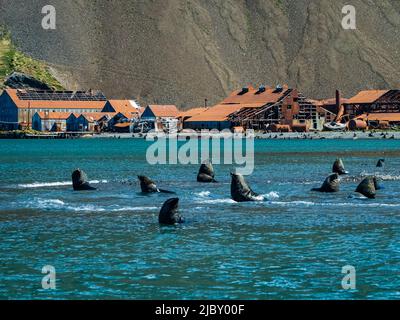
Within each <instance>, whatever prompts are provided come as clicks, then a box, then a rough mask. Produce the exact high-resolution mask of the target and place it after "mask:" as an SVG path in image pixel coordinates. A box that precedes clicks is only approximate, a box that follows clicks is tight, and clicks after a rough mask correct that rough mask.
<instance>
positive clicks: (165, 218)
mask: <svg viewBox="0 0 400 320" xmlns="http://www.w3.org/2000/svg"><path fill="white" fill-rule="evenodd" d="M178 204H179V198H172V199H168V200H167V201H166V202H165V203H164V204H163V206H162V208H161V211H160V214H159V216H158V222H159V223H160V224H165V225H174V224H179V223H184V222H185V220H184V219H183V218H182V216H181V215H180V214H179V213H178Z"/></svg>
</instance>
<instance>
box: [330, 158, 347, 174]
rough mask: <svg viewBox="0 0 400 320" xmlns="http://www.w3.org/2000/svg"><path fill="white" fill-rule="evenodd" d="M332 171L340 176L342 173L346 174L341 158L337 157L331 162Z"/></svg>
mask: <svg viewBox="0 0 400 320" xmlns="http://www.w3.org/2000/svg"><path fill="white" fill-rule="evenodd" d="M332 172H333V173H337V174H339V175H340V176H341V175H344V174H348V172H347V171H346V170H345V168H344V164H343V161H342V159H337V160H336V161H335V163H334V164H333V168H332Z"/></svg>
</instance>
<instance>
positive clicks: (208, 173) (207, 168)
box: [197, 162, 216, 183]
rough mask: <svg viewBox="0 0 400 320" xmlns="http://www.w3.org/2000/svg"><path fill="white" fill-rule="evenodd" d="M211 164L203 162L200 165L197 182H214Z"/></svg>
mask: <svg viewBox="0 0 400 320" xmlns="http://www.w3.org/2000/svg"><path fill="white" fill-rule="evenodd" d="M214 177H215V173H214V168H213V165H212V164H211V163H209V162H206V163H203V164H202V165H201V166H200V170H199V174H198V175H197V182H204V183H210V182H216V181H215V179H214Z"/></svg>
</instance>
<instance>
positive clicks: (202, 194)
mask: <svg viewBox="0 0 400 320" xmlns="http://www.w3.org/2000/svg"><path fill="white" fill-rule="evenodd" d="M210 194H211V192H210V191H202V192H199V193H196V195H198V196H199V197H203V198H204V197H208V196H209V195H210Z"/></svg>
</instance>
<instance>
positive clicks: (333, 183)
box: [311, 173, 340, 192]
mask: <svg viewBox="0 0 400 320" xmlns="http://www.w3.org/2000/svg"><path fill="white" fill-rule="evenodd" d="M311 191H317V192H339V191H340V180H339V175H338V174H337V173H333V174H331V175H330V176H329V177H327V178H326V179H325V181H324V183H323V184H322V187H321V188H314V189H311Z"/></svg>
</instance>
